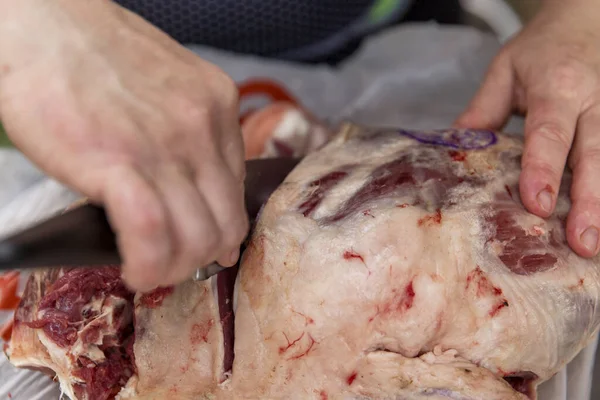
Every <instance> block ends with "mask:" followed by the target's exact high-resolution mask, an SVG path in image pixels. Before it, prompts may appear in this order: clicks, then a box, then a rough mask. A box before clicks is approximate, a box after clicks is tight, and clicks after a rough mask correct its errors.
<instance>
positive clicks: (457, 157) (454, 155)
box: [448, 150, 467, 162]
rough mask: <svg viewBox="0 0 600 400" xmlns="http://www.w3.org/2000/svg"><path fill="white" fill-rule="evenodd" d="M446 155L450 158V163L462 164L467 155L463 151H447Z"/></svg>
mask: <svg viewBox="0 0 600 400" xmlns="http://www.w3.org/2000/svg"><path fill="white" fill-rule="evenodd" d="M448 155H449V156H450V158H451V159H452V161H459V162H462V161H465V160H466V159H467V153H465V152H464V151H456V150H450V151H448Z"/></svg>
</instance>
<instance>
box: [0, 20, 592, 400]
mask: <svg viewBox="0 0 600 400" xmlns="http://www.w3.org/2000/svg"><path fill="white" fill-rule="evenodd" d="M499 47H500V46H499V44H498V42H497V41H496V39H495V38H493V37H492V36H489V35H486V34H483V33H481V32H479V31H477V30H474V29H470V28H457V27H441V26H438V25H436V24H433V23H431V24H418V25H406V26H403V27H398V28H396V29H393V30H390V31H388V32H386V33H384V34H381V35H379V36H376V37H373V38H372V39H370V40H369V41H368V42H367V43H366V44H365V46H363V49H362V50H361V51H360V52H359V53H358V54H356V55H355V56H354V57H352V59H350V60H348V61H347V62H346V63H345V64H344V65H342V66H341V67H339V68H337V69H332V68H329V67H326V66H298V65H294V64H289V63H285V62H274V61H266V60H262V59H259V58H256V57H241V56H237V55H231V54H226V53H223V52H220V51H215V50H212V49H206V48H203V47H192V49H193V50H194V51H195V52H196V53H198V54H200V55H201V56H202V57H204V58H205V59H207V60H209V61H212V62H214V63H216V64H217V65H219V66H221V67H222V68H223V69H224V70H225V71H226V72H227V73H229V74H230V75H231V76H232V77H233V78H234V79H235V80H237V81H243V80H246V79H251V78H257V77H266V78H270V79H274V80H276V81H279V82H280V83H282V84H283V85H284V86H285V87H286V89H288V90H289V91H290V92H291V93H292V94H293V95H294V96H295V97H296V98H298V99H299V100H300V101H301V102H302V104H303V105H304V106H305V107H306V108H308V109H309V110H310V111H311V112H313V113H314V114H315V115H316V116H317V117H320V118H322V119H324V120H327V121H329V122H332V123H337V122H340V121H342V120H352V121H354V122H358V123H363V124H369V125H375V126H393V127H404V128H441V127H447V126H449V125H450V124H451V123H452V121H453V120H454V119H455V118H456V116H458V114H459V113H460V112H461V111H462V110H463V109H464V107H465V106H466V105H467V103H468V101H469V100H470V98H471V96H472V95H473V94H474V93H475V91H476V90H477V88H478V85H479V83H480V82H481V79H482V77H483V75H484V73H485V69H486V67H487V65H488V64H489V62H490V61H491V59H492V57H493V56H494V55H495V54H496V52H497V51H498V49H499ZM522 127H523V123H522V120H521V119H518V118H513V119H512V120H511V121H510V122H509V124H508V126H507V128H506V130H508V131H511V132H521V131H522ZM0 171H2V173H1V174H0V188H1V189H0V233H4V232H6V231H9V230H12V229H15V228H16V227H17V226H23V225H24V224H26V223H29V222H30V221H32V220H35V219H38V218H41V217H43V216H45V215H49V214H50V213H53V212H54V211H56V210H58V209H60V208H61V207H64V206H66V205H67V204H69V203H70V202H71V201H73V200H74V199H76V196H75V195H74V194H73V193H71V192H69V191H68V190H66V189H65V188H63V187H61V186H60V185H58V184H56V183H55V182H54V181H51V180H48V179H46V178H44V177H43V176H42V175H41V174H40V173H39V172H38V171H37V170H36V169H35V168H33V167H32V166H31V165H30V164H29V163H28V162H27V161H25V160H24V159H23V158H22V157H21V156H19V155H17V154H15V153H14V152H11V151H1V152H0ZM7 317H8V314H7V313H4V314H2V313H1V312H0V323H2V322H3V319H5V318H7ZM595 349H596V340H594V341H593V343H592V344H591V345H590V346H589V347H588V348H586V349H585V350H584V351H582V352H581V353H580V354H579V356H578V357H577V358H576V359H575V360H573V361H572V362H571V363H570V364H569V365H568V366H567V367H566V368H565V369H563V370H562V371H561V372H560V373H559V374H557V375H556V376H555V377H554V378H553V379H552V380H551V381H549V382H547V383H545V384H544V385H542V387H541V388H540V393H539V398H540V400H589V399H590V386H591V372H592V368H593V363H594V355H595ZM0 377H1V378H0V400H1V399H7V398H9V393H10V396H11V398H12V399H18V400H37V399H44V400H45V399H48V400H53V399H57V398H58V396H59V392H58V390H57V388H56V385H54V384H53V383H51V382H50V380H49V379H46V378H43V377H41V375H39V374H38V373H34V372H28V371H17V370H15V369H14V368H12V367H11V366H10V365H9V364H8V362H7V360H6V359H5V358H4V357H3V356H0Z"/></svg>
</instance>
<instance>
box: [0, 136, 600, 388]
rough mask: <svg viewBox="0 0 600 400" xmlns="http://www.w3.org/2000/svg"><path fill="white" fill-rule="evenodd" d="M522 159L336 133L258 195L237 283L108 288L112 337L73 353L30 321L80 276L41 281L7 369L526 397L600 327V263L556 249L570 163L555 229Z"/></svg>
mask: <svg viewBox="0 0 600 400" xmlns="http://www.w3.org/2000/svg"><path fill="white" fill-rule="evenodd" d="M522 148H523V146H522V142H521V140H520V139H517V138H513V137H511V136H508V135H503V134H495V133H493V132H488V131H458V130H444V131H432V132H421V131H407V130H391V129H389V130H385V129H384V130H376V129H373V130H371V129H363V128H359V127H357V126H354V125H348V126H346V127H344V128H343V129H342V130H341V131H340V132H339V133H338V135H337V136H336V137H335V138H334V139H333V140H332V142H330V143H329V144H327V145H326V146H325V147H324V148H322V149H321V150H318V151H317V152H315V153H313V154H311V155H309V156H307V157H306V158H305V159H304V160H303V161H302V163H301V164H300V165H299V166H298V167H297V168H296V169H295V170H294V171H293V172H292V173H291V174H290V175H289V176H288V178H287V179H286V182H284V184H282V185H281V187H280V188H279V189H278V190H277V191H276V192H275V193H274V194H273V195H272V196H271V198H270V199H269V201H268V203H267V204H266V206H265V207H264V209H263V211H262V214H261V216H260V218H259V219H258V222H257V225H256V226H255V229H254V232H253V234H252V237H251V238H250V240H249V242H248V243H247V248H246V251H245V252H244V256H243V260H242V263H241V265H240V267H239V274H237V277H236V273H237V271H236V270H235V269H231V270H228V271H226V272H225V273H222V274H220V275H219V276H217V277H213V278H211V279H210V280H208V281H206V282H186V283H184V284H182V285H179V286H177V287H174V288H159V289H157V290H156V291H155V292H151V293H149V294H145V295H142V294H136V296H135V298H134V299H133V300H132V301H133V303H130V301H131V300H130V297H129V296H128V295H127V294H126V293H124V292H122V291H120V289H119V285H118V284H116V283H115V284H114V285H113V286H112V288H113V289H111V290H110V291H108V290H106V288H105V287H103V288H102V290H98V291H97V292H95V293H96V294H95V295H93V296H92V299H96V298H98V297H102V298H103V299H112V300H111V301H109V302H106V301H104V303H103V304H108V305H107V306H105V308H102V310H103V313H102V315H106V316H107V319H105V321H106V322H107V323H106V324H104V325H103V326H104V329H103V330H100V332H101V337H104V338H108V339H109V340H108V343H109V344H108V345H104V344H103V345H100V346H99V345H97V343H98V339H97V338H96V339H97V340H96V341H94V342H93V344H90V343H86V342H85V340H83V341H80V342H82V344H83V345H80V346H77V345H72V344H71V343H73V340H76V341H75V342H74V343H80V342H78V341H77V340H79V339H81V338H82V337H83V336H84V335H83V332H84V331H85V330H86V327H87V326H88V325H89V324H88V325H86V322H85V318H84V321H83V322H82V321H77V323H76V325H74V326H75V329H76V334H75V335H73V334H72V331H71V330H68V331H65V330H64V329H63V328H61V329H63V330H61V329H58V331H57V332H58V333H59V334H60V335H62V336H61V337H63V336H64V337H66V339H60V340H67V342H61V341H60V340H59V339H58V338H53V336H52V334H53V333H56V332H51V333H52V334H51V335H49V334H48V332H49V330H48V328H47V326H48V325H44V324H45V322H40V321H46V320H47V319H48V318H47V314H48V312H49V310H50V311H51V309H50V308H48V307H49V304H51V302H50V301H49V300H46V299H47V298H49V296H50V297H51V296H52V293H54V292H55V291H56V290H59V289H58V287H60V286H61V285H57V283H56V282H61V280H62V281H65V280H66V281H68V279H66V278H65V277H67V276H68V274H69V273H71V274H75V273H82V272H78V271H87V270H84V269H75V270H74V271H75V272H73V271H63V272H61V273H60V274H59V276H51V275H52V274H51V273H50V272H36V273H35V274H34V275H33V277H32V279H31V281H30V282H29V287H28V291H27V293H25V295H24V298H23V301H22V303H21V305H20V307H19V310H18V312H17V317H16V323H15V329H14V333H13V337H12V340H11V344H10V348H9V349H8V354H9V355H10V357H11V362H13V363H14V364H15V365H17V366H21V367H32V366H33V367H38V368H45V369H46V370H51V371H53V372H52V373H56V374H57V376H58V378H59V381H60V382H61V384H62V387H63V389H64V390H65V391H66V392H67V394H69V395H71V396H74V397H73V398H78V399H110V398H112V397H111V396H112V395H113V393H115V392H117V391H119V390H120V392H119V394H118V395H117V396H116V398H117V399H134V398H135V399H163V398H172V399H199V398H202V399H204V398H206V399H319V400H322V399H428V400H431V399H461V400H476V399H477V400H479V399H481V400H495V399H498V400H505V399H506V400H510V399H514V400H524V399H535V398H536V393H535V389H536V386H537V385H538V384H539V383H541V382H543V381H545V380H547V379H549V378H550V377H552V376H553V375H554V374H555V373H556V372H558V371H559V370H560V369H561V368H562V367H564V366H565V365H566V364H567V363H568V362H569V361H570V360H572V359H573V358H574V357H575V355H577V353H578V352H579V351H580V350H581V349H582V348H583V347H584V346H585V345H586V344H587V343H588V342H589V341H590V340H591V339H592V338H593V337H594V335H596V334H597V332H598V326H599V321H600V316H599V313H598V312H597V303H598V297H599V294H600V258H598V257H596V258H594V259H590V260H586V259H582V258H580V257H578V256H577V255H576V254H575V253H573V252H572V251H571V250H570V249H569V247H568V245H567V243H566V240H565V232H564V223H565V217H566V215H567V212H568V209H569V206H570V202H569V198H568V189H569V185H570V175H569V173H568V172H567V174H566V176H565V178H564V180H563V185H562V187H561V189H560V193H559V196H558V201H557V208H556V212H555V213H554V215H553V216H552V217H551V218H548V219H546V220H543V219H541V218H538V217H536V216H534V215H531V214H529V213H527V212H526V211H525V209H524V208H523V206H522V204H521V202H520V199H519V193H518V176H519V172H520V155H521V153H522ZM107 271H109V272H106V274H110V271H112V269H110V268H107ZM88 273H89V272H88ZM234 279H235V286H234ZM52 282H54V284H53V283H52ZM83 286H85V285H83ZM80 291H81V293H82V295H81V296H80V297H78V298H77V299H78V300H83V301H84V302H85V303H86V304H92V303H93V301H92V300H90V298H89V294H88V292H87V291H86V290H83V289H80ZM117 300H119V301H117ZM52 304H55V303H52ZM56 304H58V303H56ZM94 304H95V303H94ZM114 304H122V305H124V308H123V309H124V310H125V311H127V312H123V313H118V312H116V310H115V308H114ZM131 304H132V305H131ZM55 309H56V310H57V311H61V308H60V307H59V306H57V305H55ZM44 310H46V311H44ZM52 312H54V311H52ZM67 314H68V315H71V314H69V313H67ZM50 315H52V314H50ZM126 315H129V316H131V318H129V319H127V318H125V316H126ZM234 315H235V316H234ZM108 316H110V318H108ZM119 316H120V317H121V318H119ZM74 319H76V318H74ZM115 321H121V322H120V323H115ZM126 321H131V322H130V323H129V324H127V323H125V322H126ZM109 322H110V323H109ZM57 326H58V325H57ZM70 326H71V325H69V327H70ZM131 331H133V332H134V333H133V334H131ZM65 332H67V333H68V334H66V333H65ZM234 333H235V335H234ZM102 335H104V336H102ZM128 335H129V336H128ZM234 339H235V340H234ZM103 343H104V341H103ZM61 344H62V345H63V346H62V347H61ZM107 346H109V348H112V349H114V350H113V351H112V352H111V353H110V354H119V355H120V357H121V358H120V359H119V360H120V362H121V363H122V364H121V365H126V366H131V368H129V367H127V368H122V367H121V368H118V369H117V368H114V369H111V368H108V369H107V372H106V373H104V372H103V374H104V375H103V376H111V377H113V378H112V380H111V382H112V386H111V387H110V388H108V389H107V390H103V391H98V392H96V391H95V390H96V389H93V390H92V389H91V386H90V381H88V382H86V384H87V385H88V386H86V388H87V389H88V390H87V391H83V392H81V391H80V392H76V390H75V388H76V387H81V384H82V382H80V381H81V378H80V376H81V373H79V372H77V368H81V367H80V366H79V364H78V363H77V359H76V358H75V359H74V358H73V357H72V355H81V354H86V355H87V356H86V357H87V358H88V359H90V360H93V357H91V356H90V355H91V354H96V353H95V352H96V349H100V350H101V351H104V353H105V355H104V357H105V359H106V360H112V358H110V357H109V356H107V355H106V347H107ZM111 346H112V347H111ZM103 349H104V350H103ZM65 351H66V352H67V356H65ZM97 356H98V358H97V359H96V361H97V366H96V365H91V364H89V365H87V366H86V367H88V366H89V369H90V370H96V371H98V370H101V368H102V365H103V364H102V362H103V361H101V360H104V359H102V357H101V356H100V354H97ZM98 360H100V362H98ZM127 363H129V364H127ZM115 370H118V371H120V372H119V373H120V375H118V376H116V375H115V373H114V371H115ZM123 371H125V372H123ZM108 372H110V373H108ZM89 373H90V374H91V375H89V376H92V375H93V374H94V373H95V374H96V375H94V376H97V375H98V374H99V372H93V371H89ZM126 380H127V382H126V383H125V381H126ZM92 382H93V381H92ZM92 386H93V385H92Z"/></svg>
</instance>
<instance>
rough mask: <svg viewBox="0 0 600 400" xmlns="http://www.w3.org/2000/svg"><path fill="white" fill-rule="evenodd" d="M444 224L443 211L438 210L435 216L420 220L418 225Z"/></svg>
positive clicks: (427, 216) (431, 215)
mask: <svg viewBox="0 0 600 400" xmlns="http://www.w3.org/2000/svg"><path fill="white" fill-rule="evenodd" d="M441 223H442V211H441V210H440V209H439V208H438V209H437V210H436V211H435V214H430V215H426V216H424V217H423V218H420V219H419V222H418V225H419V226H423V225H428V226H431V225H439V224H441Z"/></svg>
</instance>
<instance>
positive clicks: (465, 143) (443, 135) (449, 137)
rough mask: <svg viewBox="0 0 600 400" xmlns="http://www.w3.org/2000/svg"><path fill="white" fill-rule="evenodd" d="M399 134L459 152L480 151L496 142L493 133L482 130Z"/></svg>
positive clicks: (402, 132) (441, 130)
mask: <svg viewBox="0 0 600 400" xmlns="http://www.w3.org/2000/svg"><path fill="white" fill-rule="evenodd" d="M399 133H400V134H401V135H404V136H407V137H409V138H412V139H415V140H416V141H418V142H420V143H423V144H432V145H436V146H445V147H451V148H454V149H461V150H481V149H485V148H487V147H490V146H492V145H494V144H496V142H497V141H498V138H497V137H496V134H495V133H494V132H492V131H488V130H482V129H434V130H431V131H412V130H400V131H399Z"/></svg>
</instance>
